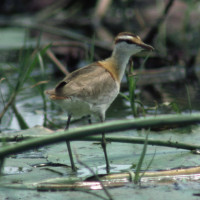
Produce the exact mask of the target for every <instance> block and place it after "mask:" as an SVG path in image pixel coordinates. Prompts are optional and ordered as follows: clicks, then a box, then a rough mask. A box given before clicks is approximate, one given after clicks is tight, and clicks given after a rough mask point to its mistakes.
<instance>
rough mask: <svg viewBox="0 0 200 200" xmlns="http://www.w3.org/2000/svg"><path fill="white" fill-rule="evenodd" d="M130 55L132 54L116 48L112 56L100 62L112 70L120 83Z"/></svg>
mask: <svg viewBox="0 0 200 200" xmlns="http://www.w3.org/2000/svg"><path fill="white" fill-rule="evenodd" d="M130 56H131V54H129V53H127V52H126V53H125V52H123V51H121V50H120V49H114V50H113V53H112V55H111V57H109V58H107V59H106V60H104V61H101V62H100V64H102V66H103V67H104V68H106V69H107V70H108V71H109V72H110V74H111V75H112V77H113V78H114V79H115V80H116V81H117V82H119V83H120V82H121V80H122V78H123V75H124V72H125V69H126V66H127V64H128V61H129V59H130Z"/></svg>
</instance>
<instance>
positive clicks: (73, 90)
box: [45, 32, 154, 173]
mask: <svg viewBox="0 0 200 200" xmlns="http://www.w3.org/2000/svg"><path fill="white" fill-rule="evenodd" d="M142 50H148V51H152V50H154V48H153V47H152V46H150V45H148V44H145V43H144V42H143V41H142V40H141V38H140V37H139V36H137V35H136V34H133V33H130V32H121V33H119V34H118V35H117V36H116V37H115V39H114V47H113V51H112V54H111V56H110V57H108V58H107V59H104V60H100V61H96V62H93V63H91V64H89V65H87V66H85V67H82V68H80V69H77V70H75V71H73V72H71V73H69V74H68V75H67V76H66V77H65V78H64V79H63V80H62V81H60V82H59V83H58V84H57V85H56V87H55V88H54V89H50V90H46V91H45V93H46V94H47V95H48V96H49V98H50V99H51V100H52V101H54V102H56V103H58V104H59V105H60V106H61V107H62V108H63V109H64V110H65V111H67V113H68V120H67V124H66V127H65V129H68V128H69V124H70V120H71V117H72V116H73V117H80V118H81V117H83V116H91V115H92V116H95V117H97V118H98V119H99V121H100V122H104V121H105V113H106V110H107V109H108V108H109V106H110V105H111V103H112V102H113V101H114V100H115V98H116V97H117V95H118V94H119V91H120V83H121V80H122V78H123V75H124V73H125V69H126V66H127V64H128V62H129V59H130V57H131V56H132V55H134V54H136V53H138V52H140V51H142ZM66 143H67V148H68V153H69V157H70V162H71V167H72V170H73V171H76V167H75V164H74V161H73V156H72V151H71V147H70V142H69V141H66ZM101 145H102V149H103V152H104V156H105V161H106V171H107V173H109V172H110V165H109V160H108V156H107V150H106V138H105V133H102V141H101Z"/></svg>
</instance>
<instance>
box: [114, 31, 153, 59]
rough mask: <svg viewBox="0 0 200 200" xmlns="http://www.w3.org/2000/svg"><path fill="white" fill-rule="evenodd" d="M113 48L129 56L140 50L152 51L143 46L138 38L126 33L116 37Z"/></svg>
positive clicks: (149, 47)
mask: <svg viewBox="0 0 200 200" xmlns="http://www.w3.org/2000/svg"><path fill="white" fill-rule="evenodd" d="M115 48H116V49H120V50H121V51H123V52H125V53H129V54H130V55H133V54H136V53H138V52H140V51H142V50H148V51H152V50H154V48H153V47H152V46H150V45H148V44H145V43H144V42H143V41H142V40H141V38H140V37H139V36H137V35H135V34H132V33H128V32H122V33H119V34H118V35H117V36H116V38H115Z"/></svg>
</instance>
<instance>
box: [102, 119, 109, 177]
mask: <svg viewBox="0 0 200 200" xmlns="http://www.w3.org/2000/svg"><path fill="white" fill-rule="evenodd" d="M100 120H101V122H102V123H103V122H104V119H103V117H100ZM101 146H102V149H103V152H104V157H105V160H106V171H107V173H110V165H109V160H108V155H107V151H106V138H105V133H102V140H101Z"/></svg>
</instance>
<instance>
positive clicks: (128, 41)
mask: <svg viewBox="0 0 200 200" xmlns="http://www.w3.org/2000/svg"><path fill="white" fill-rule="evenodd" d="M125 42H126V43H127V44H133V42H132V41H131V40H125Z"/></svg>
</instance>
